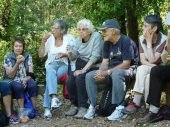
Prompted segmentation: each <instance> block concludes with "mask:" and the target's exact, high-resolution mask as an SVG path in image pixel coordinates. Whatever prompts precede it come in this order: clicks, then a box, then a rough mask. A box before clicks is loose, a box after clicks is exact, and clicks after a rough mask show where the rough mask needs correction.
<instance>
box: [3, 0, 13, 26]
mask: <svg viewBox="0 0 170 127" xmlns="http://www.w3.org/2000/svg"><path fill="white" fill-rule="evenodd" d="M10 14H11V1H10V0H6V2H5V3H4V10H3V13H2V26H3V27H4V28H7V27H8V25H9V20H10Z"/></svg>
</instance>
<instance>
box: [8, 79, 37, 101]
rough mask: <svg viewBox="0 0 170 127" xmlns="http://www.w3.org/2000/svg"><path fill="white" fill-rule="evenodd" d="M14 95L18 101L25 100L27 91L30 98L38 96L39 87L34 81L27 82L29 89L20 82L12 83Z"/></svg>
mask: <svg viewBox="0 0 170 127" xmlns="http://www.w3.org/2000/svg"><path fill="white" fill-rule="evenodd" d="M10 85H11V89H12V94H14V97H15V98H16V99H20V98H24V93H25V91H28V93H29V95H30V97H35V96H37V85H36V83H35V81H34V80H33V79H29V80H28V81H27V87H26V89H25V88H24V85H23V84H22V83H20V82H16V81H11V82H10Z"/></svg>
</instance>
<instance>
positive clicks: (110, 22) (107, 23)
mask: <svg viewBox="0 0 170 127" xmlns="http://www.w3.org/2000/svg"><path fill="white" fill-rule="evenodd" d="M107 28H116V29H118V30H120V26H119V23H118V22H117V20H116V19H108V20H106V21H104V22H103V24H102V26H100V27H97V29H98V30H105V29H107Z"/></svg>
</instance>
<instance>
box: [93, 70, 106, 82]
mask: <svg viewBox="0 0 170 127" xmlns="http://www.w3.org/2000/svg"><path fill="white" fill-rule="evenodd" d="M106 75H107V73H106V72H105V71H102V70H97V71H96V74H95V76H94V79H95V80H96V81H102V80H104V79H105V77H106Z"/></svg>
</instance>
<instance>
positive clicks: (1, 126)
mask: <svg viewBox="0 0 170 127" xmlns="http://www.w3.org/2000/svg"><path fill="white" fill-rule="evenodd" d="M8 125H9V118H8V117H7V116H6V115H5V114H3V113H0V127H6V126H8Z"/></svg>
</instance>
